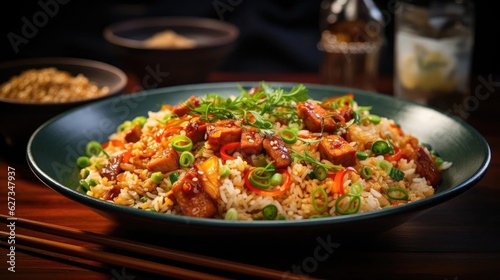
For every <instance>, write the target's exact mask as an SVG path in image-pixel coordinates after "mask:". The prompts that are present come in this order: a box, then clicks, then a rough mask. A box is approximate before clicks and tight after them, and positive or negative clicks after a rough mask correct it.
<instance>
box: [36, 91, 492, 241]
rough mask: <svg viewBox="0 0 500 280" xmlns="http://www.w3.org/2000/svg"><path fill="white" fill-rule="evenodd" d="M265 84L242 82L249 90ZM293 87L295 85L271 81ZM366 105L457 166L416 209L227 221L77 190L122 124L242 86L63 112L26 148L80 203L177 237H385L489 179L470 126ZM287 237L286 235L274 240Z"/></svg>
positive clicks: (418, 109)
mask: <svg viewBox="0 0 500 280" xmlns="http://www.w3.org/2000/svg"><path fill="white" fill-rule="evenodd" d="M257 84H258V82H244V83H241V84H240V85H241V86H243V87H244V88H247V89H248V88H250V87H252V86H255V85H257ZM270 85H271V86H272V87H282V88H284V89H290V88H291V87H293V86H294V85H296V84H292V83H270ZM305 86H306V87H307V88H308V89H309V94H310V96H311V97H312V98H314V99H322V98H324V97H328V96H335V95H341V94H345V93H346V92H347V91H348V89H345V88H336V87H331V86H324V85H315V84H305ZM353 92H354V94H355V100H356V101H357V102H358V104H359V105H370V106H372V107H373V109H372V111H371V112H372V113H374V114H378V115H380V116H385V117H388V118H392V119H394V120H396V121H397V122H398V123H399V124H400V125H401V127H402V128H403V130H404V131H405V132H409V133H412V134H413V135H415V136H416V137H418V138H419V139H420V141H421V142H425V143H429V144H431V145H432V147H433V148H434V149H435V150H437V151H439V153H440V155H441V156H442V157H443V158H444V159H446V160H447V161H451V162H453V165H452V167H451V168H450V169H448V170H446V171H444V173H443V183H442V184H441V185H440V186H439V187H438V188H437V190H436V193H435V195H434V196H432V197H429V198H426V199H423V200H420V201H416V202H413V203H410V204H406V205H402V206H398V207H392V208H388V209H383V210H379V211H375V212H368V213H360V214H355V215H347V216H338V217H329V218H321V219H308V220H298V221H295V220H294V221H292V220H286V221H272V222H271V221H251V222H246V221H226V220H215V219H203V218H190V217H182V216H174V215H167V214H159V213H154V212H148V211H142V210H137V209H132V208H128V207H125V206H119V205H115V204H112V203H109V202H105V201H102V200H98V199H95V198H92V197H89V196H87V195H85V194H83V193H80V192H79V191H77V190H76V189H77V187H78V181H79V177H78V170H77V167H76V164H75V161H76V158H77V157H78V156H79V155H81V154H84V147H85V145H86V143H87V142H89V141H90V140H96V141H99V142H104V141H105V140H106V139H107V136H108V135H110V134H111V133H113V132H114V131H115V129H116V127H117V126H118V125H119V124H121V123H122V122H123V121H125V120H128V119H132V118H133V117H135V116H139V115H146V114H147V112H148V111H157V110H159V108H160V105H161V104H165V103H168V104H177V103H179V102H180V101H182V100H185V99H187V98H188V97H189V96H191V95H200V96H201V95H205V94H206V93H219V94H222V95H230V94H234V95H239V89H238V84H237V83H232V82H231V83H206V84H194V85H183V86H174V87H168V88H159V89H154V90H150V91H146V92H143V93H137V94H133V95H125V96H120V97H116V98H112V99H108V100H103V101H99V102H95V103H92V104H89V105H85V106H83V107H79V108H76V109H73V110H71V111H68V112H66V113H63V114H61V115H59V116H57V117H55V118H53V119H51V120H50V121H48V122H46V123H45V124H43V125H42V126H41V127H40V128H39V129H38V130H37V131H36V132H35V133H34V134H33V135H32V137H31V139H30V141H29V144H28V147H27V157H28V162H29V165H30V168H31V169H32V171H33V172H34V173H35V175H36V176H37V177H38V178H39V179H40V180H41V181H42V182H43V183H44V184H45V185H47V186H48V187H50V188H51V189H53V190H54V191H56V192H58V193H60V194H61V195H63V196H65V197H67V198H69V199H71V200H74V201H76V202H78V203H81V204H83V205H85V206H88V207H89V211H90V209H92V210H93V211H96V212H97V213H99V214H100V215H102V216H104V217H106V218H108V219H110V220H112V221H115V222H116V223H117V225H118V226H124V227H130V228H136V227H137V225H140V227H141V229H142V230H147V229H151V230H152V231H154V232H164V233H167V234H172V235H177V234H179V235H180V234H182V235H194V236H196V235H207V234H215V235H229V234H230V235H233V234H240V235H241V236H249V235H252V234H255V233H259V234H262V233H263V232H269V233H275V234H287V235H288V236H293V235H297V236H303V235H304V234H314V235H318V234H321V233H325V232H335V233H337V234H344V233H345V234H351V233H358V232H363V233H366V232H381V231H385V230H387V229H390V228H393V227H395V226H398V225H400V224H402V223H404V222H406V221H408V220H409V219H412V218H414V217H415V216H417V215H419V214H421V213H423V212H424V211H426V210H429V209H430V208H432V207H434V206H436V205H439V204H441V203H446V201H448V200H450V199H451V198H453V197H455V196H457V195H459V194H461V193H463V192H464V191H466V190H467V189H469V188H471V187H472V186H473V185H474V184H476V183H477V182H478V181H479V180H480V179H481V178H482V176H483V175H484V174H485V172H486V169H487V167H488V164H489V163H490V159H491V151H490V148H489V145H488V143H487V142H486V140H485V139H484V138H483V137H482V136H481V135H480V134H479V133H478V132H477V131H476V130H475V129H474V128H472V127H471V126H469V125H468V124H466V123H465V122H463V121H461V120H459V119H455V118H453V117H450V116H447V115H445V114H443V113H441V112H438V111H436V110H433V109H430V108H427V107H424V106H421V105H418V104H415V103H411V102H408V101H404V100H399V99H396V98H393V97H391V96H387V95H382V94H376V93H371V92H365V91H358V90H353ZM268 236H280V235H274V234H272V235H268Z"/></svg>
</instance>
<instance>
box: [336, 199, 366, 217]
mask: <svg viewBox="0 0 500 280" xmlns="http://www.w3.org/2000/svg"><path fill="white" fill-rule="evenodd" d="M346 199H349V202H345V201H343V200H346ZM342 204H347V206H346V207H342V206H343V205H342ZM360 208H361V197H360V196H352V195H349V194H344V195H342V196H341V197H339V198H338V199H337V201H335V211H337V213H339V214H341V215H348V214H355V213H358V211H359V209H360Z"/></svg>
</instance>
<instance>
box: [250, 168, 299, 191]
mask: <svg viewBox="0 0 500 280" xmlns="http://www.w3.org/2000/svg"><path fill="white" fill-rule="evenodd" d="M252 171H253V169H250V170H249V171H248V172H247V173H246V174H245V186H246V187H247V188H249V189H250V190H251V191H253V192H255V193H256V194H258V195H263V196H277V195H280V194H284V193H285V192H286V191H287V190H288V189H289V188H290V185H291V184H292V177H291V176H290V174H288V171H287V170H286V169H285V170H282V171H279V172H278V173H280V174H281V176H283V179H282V184H281V186H278V187H276V188H273V189H270V190H265V189H261V188H258V187H255V186H254V185H252V183H250V180H249V179H248V178H249V176H251V175H252Z"/></svg>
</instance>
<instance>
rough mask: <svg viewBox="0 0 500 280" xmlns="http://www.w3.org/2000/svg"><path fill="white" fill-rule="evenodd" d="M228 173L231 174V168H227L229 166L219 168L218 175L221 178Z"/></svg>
mask: <svg viewBox="0 0 500 280" xmlns="http://www.w3.org/2000/svg"><path fill="white" fill-rule="evenodd" d="M229 174H231V169H229V167H227V165H223V166H221V168H220V170H219V176H220V177H221V178H224V177H227V176H229Z"/></svg>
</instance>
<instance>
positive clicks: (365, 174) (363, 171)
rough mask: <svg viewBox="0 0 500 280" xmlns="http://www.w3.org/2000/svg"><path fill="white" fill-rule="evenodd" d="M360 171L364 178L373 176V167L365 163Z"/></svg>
mask: <svg viewBox="0 0 500 280" xmlns="http://www.w3.org/2000/svg"><path fill="white" fill-rule="evenodd" d="M360 173H361V176H362V177H363V178H364V179H366V180H368V179H370V178H371V177H372V176H373V169H372V168H371V167H370V166H368V165H363V167H361V172H360Z"/></svg>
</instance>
